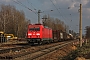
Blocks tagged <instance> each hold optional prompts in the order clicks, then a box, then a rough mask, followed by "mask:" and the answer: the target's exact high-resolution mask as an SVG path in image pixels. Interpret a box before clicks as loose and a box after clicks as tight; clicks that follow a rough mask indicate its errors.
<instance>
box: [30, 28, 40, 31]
mask: <svg viewBox="0 0 90 60" xmlns="http://www.w3.org/2000/svg"><path fill="white" fill-rule="evenodd" d="M30 31H40V28H30Z"/></svg>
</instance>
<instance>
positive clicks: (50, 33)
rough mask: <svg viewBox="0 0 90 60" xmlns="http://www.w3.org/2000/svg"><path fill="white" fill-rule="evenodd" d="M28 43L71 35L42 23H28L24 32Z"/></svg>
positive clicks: (53, 40)
mask: <svg viewBox="0 0 90 60" xmlns="http://www.w3.org/2000/svg"><path fill="white" fill-rule="evenodd" d="M26 38H27V41H28V43H30V44H34V43H38V44H43V43H47V42H48V43H50V42H57V41H64V40H69V39H72V38H73V36H72V35H70V34H67V33H66V32H63V31H61V30H52V29H51V28H48V27H45V26H43V25H42V24H29V25H28V30H27V33H26Z"/></svg>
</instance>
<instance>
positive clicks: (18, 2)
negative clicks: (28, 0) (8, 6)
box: [12, 0, 37, 15]
mask: <svg viewBox="0 0 90 60" xmlns="http://www.w3.org/2000/svg"><path fill="white" fill-rule="evenodd" d="M12 1H13V2H15V3H17V4H19V5H21V6H23V7H24V8H26V9H28V10H30V11H32V12H33V13H35V14H36V15H37V13H36V12H34V11H33V10H32V9H30V8H29V7H27V6H26V5H24V4H23V3H21V2H20V1H18V0H16V1H14V0H12Z"/></svg>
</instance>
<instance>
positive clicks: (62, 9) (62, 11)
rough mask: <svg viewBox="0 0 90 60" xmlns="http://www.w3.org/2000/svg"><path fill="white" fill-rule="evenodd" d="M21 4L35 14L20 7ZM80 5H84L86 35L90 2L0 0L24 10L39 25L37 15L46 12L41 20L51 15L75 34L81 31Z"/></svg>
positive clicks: (74, 0)
mask: <svg viewBox="0 0 90 60" xmlns="http://www.w3.org/2000/svg"><path fill="white" fill-rule="evenodd" d="M14 1H16V2H18V3H19V4H17V3H15V2H14ZM20 2H21V3H22V4H23V5H25V6H27V7H28V8H30V9H31V10H33V11H34V12H32V11H30V10H28V9H27V8H25V7H24V6H22V5H20V4H21V3H20ZM80 3H81V4H82V26H83V28H82V30H83V33H84V32H85V30H84V29H85V27H86V26H90V0H0V4H10V5H13V6H15V7H16V9H18V10H23V11H24V12H25V16H26V17H27V18H28V19H30V20H31V22H32V23H37V20H38V16H37V14H35V13H36V12H37V11H38V10H41V11H42V12H43V11H44V12H43V13H41V14H40V17H41V18H42V16H43V15H45V14H46V15H50V17H54V18H58V19H60V20H62V21H63V22H64V23H65V24H66V25H68V26H69V28H70V29H71V30H74V31H75V32H78V31H79V12H78V10H79V6H80ZM68 8H69V9H68ZM51 10H53V11H51ZM41 20H42V19H41Z"/></svg>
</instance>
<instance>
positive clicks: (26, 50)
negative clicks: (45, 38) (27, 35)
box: [0, 41, 72, 60]
mask: <svg viewBox="0 0 90 60" xmlns="http://www.w3.org/2000/svg"><path fill="white" fill-rule="evenodd" d="M64 43H65V44H64ZM69 43H72V42H69ZM69 43H67V41H65V42H59V43H56V44H48V45H43V46H31V47H30V45H28V46H25V47H18V48H12V49H7V50H6V52H5V50H3V51H2V52H4V53H3V54H0V58H3V59H13V60H18V59H19V60H33V59H37V58H38V57H40V56H42V55H46V54H48V53H50V52H53V51H55V50H57V49H60V48H62V47H63V46H66V45H67V44H69ZM10 50H12V52H11V53H9V52H10ZM15 51H17V52H15Z"/></svg>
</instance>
